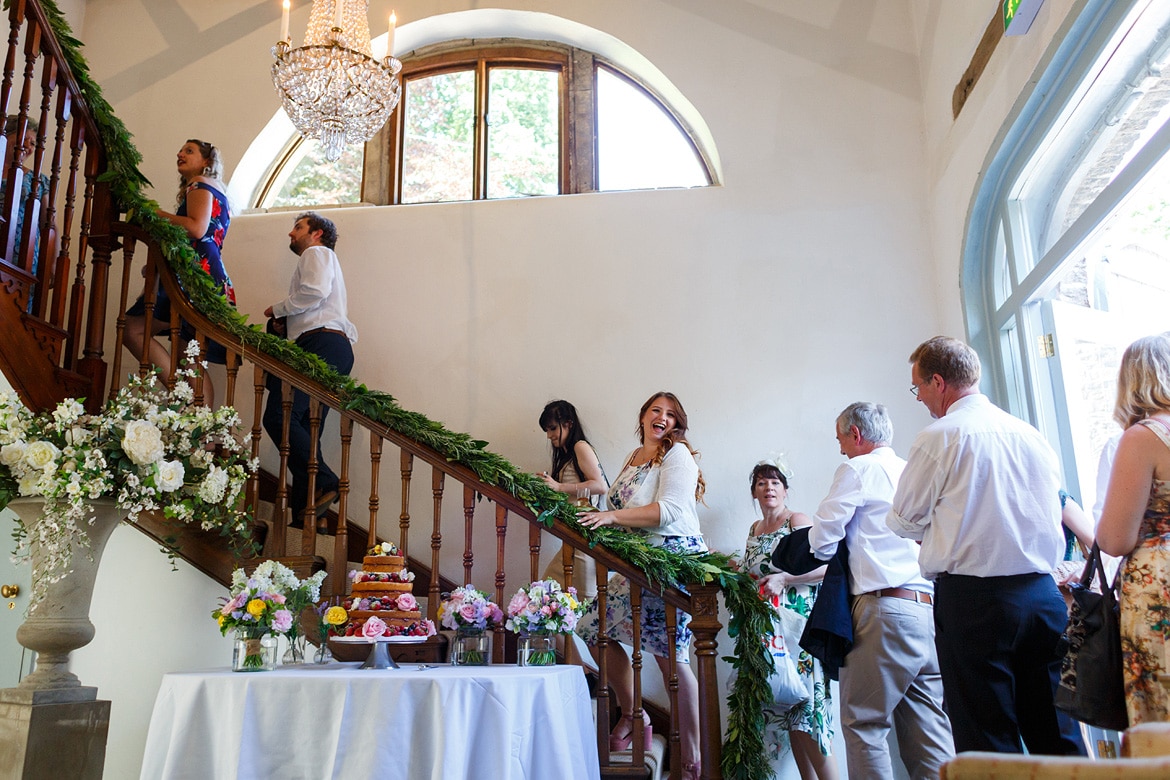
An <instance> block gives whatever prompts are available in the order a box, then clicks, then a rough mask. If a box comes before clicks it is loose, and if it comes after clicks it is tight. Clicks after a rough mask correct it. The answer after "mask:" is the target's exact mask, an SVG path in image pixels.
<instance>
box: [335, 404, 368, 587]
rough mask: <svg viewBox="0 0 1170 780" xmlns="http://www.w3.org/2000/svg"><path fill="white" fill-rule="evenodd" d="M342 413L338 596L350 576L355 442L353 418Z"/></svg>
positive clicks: (338, 487) (337, 550)
mask: <svg viewBox="0 0 1170 780" xmlns="http://www.w3.org/2000/svg"><path fill="white" fill-rule="evenodd" d="M338 413H339V414H341V420H340V422H339V427H340V429H341V471H340V472H339V473H338V475H337V477H338V481H337V535H336V536H334V537H333V561H332V564H331V565H332V566H333V572H334V576H333V592H334V594H336V595H338V596H344V595H345V580H346V577H347V576H348V572H347V571H346V569H347V568H348V566H347V564H348V561H349V521H348V520H347V519H346V518H348V517H349V449H350V446H351V445H352V444H353V419H352V418H351V417H350V416H349V415H348V414H342V413H341V412H340V410H339V411H338ZM376 477H377V475H376V474H375V480H374V485H373V488H372V491H371V492H372V493H373V494H374V495H375V496H377V495H378V482H377V479H376Z"/></svg>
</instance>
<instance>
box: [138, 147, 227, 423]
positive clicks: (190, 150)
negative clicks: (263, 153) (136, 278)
mask: <svg viewBox="0 0 1170 780" xmlns="http://www.w3.org/2000/svg"><path fill="white" fill-rule="evenodd" d="M175 162H176V167H177V168H178V171H179V194H178V198H177V207H176V209H175V213H174V214H171V213H169V212H166V211H159V212H158V215H159V216H160V217H162V218H163V219H165V220H166V221H168V222H170V223H171V224H172V225H177V226H178V227H180V228H182V229H183V230H184V231H186V233H187V236H188V237H189V238H190V239H191V246H192V248H193V249H194V250H195V255H196V261H197V262H198V263H199V268H200V269H202V270H203V272H204V273H205V274H207V275H208V276H210V277H211V280H212V281H213V282H214V283H215V287H216V289H218V290H219V291H220V293H221V294H222V295H223V297H224V298H225V299H226V300H227V302H228V304H229V305H231V306H233V307H234V306H235V305H236V291H235V288H234V287H232V280H231V278H230V277H229V276H228V273H227V269H226V268H225V267H224V264H223V260H222V258H221V257H220V251H221V250H222V248H223V240H224V238H225V237H226V236H227V231H228V226H229V225H230V224H231V209H230V207H229V206H228V199H227V191H226V186H225V185H224V182H223V158H222V157H221V156H220V153H219V149H217V148H216V147H215V146H213V145H212V144H210V143H208V142H206V141H199V140H197V139H194V138H191V139H188V140H187V142H186V143H184V144H183V147H182V148H181V149H179V153H178V154H177V155H176V161H175ZM170 323H171V301H170V298H168V297H167V294H166V291H165V290H164V289H163V288H162V286H161V285H160V286H159V288H158V292H157V295H156V298H155V302H154V311H153V313H152V322H151V331H152V332H151V333H150V334H149V335H148V334H147V333H146V303H145V294H143V295H140V296H138V300H137V301H135V302H134V304H133V305H132V306H131V307H130V308H129V310H127V312H126V333H125V337H124V343H125V345H126V348H127V349H129V350H130V353H131V354H132V355H134V357H135V358H137V359H138V360H142V359H143V356H144V355H145V356H146V358H147V360H149V362H150V363H152V364H154V365H156V366H158V367H159V368H161V369H162V372H163V376H164V378H168V379H169V373H170V364H171V353H170V352H168V351H167V349H166V347H164V346H163V345H162V344H160V343H159V342H158V341H156V340H155V339H154V337H155V336H157V335H159V334H161V333H165V332H166V331H167V330H168V329H169V328H170ZM181 337H182V339H183V341H185V342H186V341H190V340H191V339H193V338H194V337H195V330H194V328H192V327H191V326H190V325H189V324H188V323H186V322H184V323H183V326H182V334H181ZM202 359H204V360H206V361H208V362H210V363H224V362H226V360H227V353H226V350H225V349H224V347H223V345H222V344H217V343H216V342H214V341H211V340H208V341H207V342H206V353H205V354H204V355H203V357H202ZM203 381H204V389H205V394H206V396H207V405H208V406H213V405H214V396H215V389H214V388H213V387H212V386H211V377H210V376H209V375H207V374H204V378H203Z"/></svg>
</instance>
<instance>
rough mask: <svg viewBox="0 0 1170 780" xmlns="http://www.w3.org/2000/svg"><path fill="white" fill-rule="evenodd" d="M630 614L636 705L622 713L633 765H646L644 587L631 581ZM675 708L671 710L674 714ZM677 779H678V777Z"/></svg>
mask: <svg viewBox="0 0 1170 780" xmlns="http://www.w3.org/2000/svg"><path fill="white" fill-rule="evenodd" d="M666 611H667V614H669V613H670V607H669V606H668V607H667V608H666ZM630 616H631V617H632V618H633V623H634V626H633V634H634V636H633V652H631V653H630V666H631V667H632V668H633V670H634V705H633V709H632V710H630V712H629V713H625V712H623V713H622V715H626V714H628V715H629V716H630V729H631V731H630V738H631V739H630V746H631V747H632V748H633V750H634V754H633V756H631V758H630V765H631V766H643V765H645V761H646V758H645V750H646V744H645V740H644V739H643V737H642V734H643V731H642V712H643V709H642V588H641V586H639V585H635V584H634V583H632V582H631V583H630ZM673 711H674V710H673V708H672V710H671V712H672V714H673ZM670 755H671V756H679V755H682V754H681V753H671V754H670ZM670 763H671V771H674V769H673V767H674V766H675V765H677V764H678V763H679V762H678V761H671V762H670ZM675 780H678V778H677V777H676V778H675Z"/></svg>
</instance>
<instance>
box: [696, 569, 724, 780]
mask: <svg viewBox="0 0 1170 780" xmlns="http://www.w3.org/2000/svg"><path fill="white" fill-rule="evenodd" d="M688 587H689V590H690V592H691V604H692V605H693V606H692V607H691V608H692V610H693V611H692V612H691V623H690V629H691V632H692V633H693V634H694V637H695V640H694V655H695V665H696V666H697V667H698V669H697V672H696V675H697V677H698V679H699V724H700V725H699V750H700V751H702V754H703V770H702V777H703V778H704V780H722V777H723V770H722V768H721V765H722V757H723V726H722V724H721V723H720V707H721V706H722V703H723V699H722V697H721V696H720V695H719V680H718V678H717V677H716V672H715V668H716V664H717V662H718V660H719V646H718V643H717V637H718V636H719V631H720V629H722V628H723V626H722V624H721V623H720V622H719V588H718V587H716V586H714V585H692V586H688Z"/></svg>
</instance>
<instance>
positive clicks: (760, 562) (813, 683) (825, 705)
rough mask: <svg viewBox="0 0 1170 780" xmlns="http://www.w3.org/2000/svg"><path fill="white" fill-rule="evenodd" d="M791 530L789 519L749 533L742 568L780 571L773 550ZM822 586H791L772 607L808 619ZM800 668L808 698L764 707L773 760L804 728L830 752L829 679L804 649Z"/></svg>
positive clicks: (755, 575) (757, 573)
mask: <svg viewBox="0 0 1170 780" xmlns="http://www.w3.org/2000/svg"><path fill="white" fill-rule="evenodd" d="M755 529H756V525H754V524H753V525H752V531H755ZM790 533H792V528H791V526H789V525H788V523H787V522H785V524H784V526H783V527H782V528H780V529H779V530H777V531H773V532H772V533H770V534H763V535H762V536H754V535H751V534H749V536H748V538H747V544H746V545H745V549H744V554H743V565H742V567H741V568H742V570H743V571H745V572H747V573H748V574H749V575H751V577H752V579H754V580H758V579H760V578H762V577H764V576H766V575H768V574H774V573H776V572H777V571H778V570H777V569H776V568H774V567H773V566H772V549H773V548H774V547H775V546H776V543H777V542H778V541H780V538H781V537H784V536H787V535H788V534H790ZM819 589H820V586H819V585H791V586H789V587H788V588H786V589H785V591H784V596H783V597H782V598H781V597H779V596H774V597H772V599H773V600H772V606H773V608H775V609H790V610H792V611H793V612H795V613H797V614H798V615H800V616H801V617H802V618H804V621H805V622H807V621H808V616H809V614H810V613H811V612H812V608H813V604H814V603H816V598H817V591H818V590H819ZM796 670H797V671H798V672H799V673H800V677H801V679H802V680H804V682H805V686H806V687H807V688H808V699H807V700H806V701H805V702H803V703H802V704H797V705H796V706H795V707H791V708H789V709H783V710H781V709H775V708H772V707H768V706H767V705H765V706H764V750H765V751H766V752H767V754H768V757H769V758H770V759H771V760H773V761H776V760H778V759H780V758H781V757H782V756H784V754H785V753H786V752H787V750H788V732H789V731H803V732H804V733H806V734H808V735H809V736H811V737H812V738H813V739H815V740H816V741H817V746H818V747H819V748H820V750H821V753H822V754H824V755H826V756H827V755H830V745H831V744H832V741H833V714H832V698H831V693H830V690H829V678H828V676H827V675H826V674H825V672H824V670H823V669H822V668H821V662H820V661H818V660H816V659H815V658H813V657H812V656H811V655H809V654H808V653H806V652H805V651H804V650H801V651H800V654H799V655H797V656H796Z"/></svg>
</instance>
